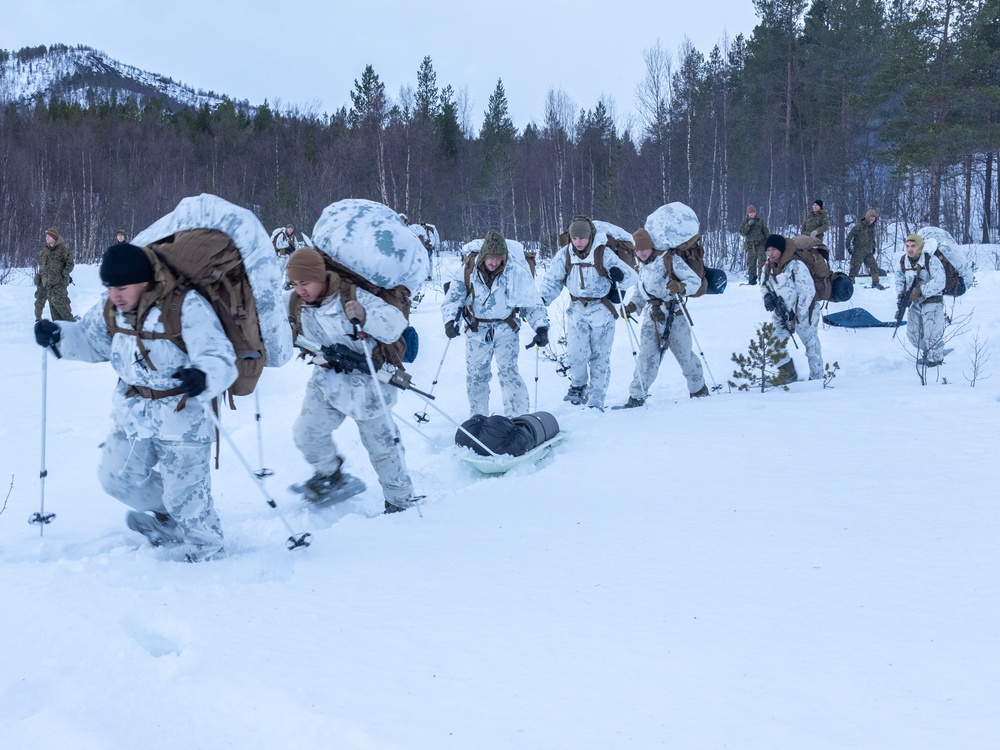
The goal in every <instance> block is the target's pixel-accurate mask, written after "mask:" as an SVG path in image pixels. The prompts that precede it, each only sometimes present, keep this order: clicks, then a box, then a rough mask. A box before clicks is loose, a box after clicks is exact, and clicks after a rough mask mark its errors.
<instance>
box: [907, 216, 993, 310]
mask: <svg viewBox="0 0 1000 750" xmlns="http://www.w3.org/2000/svg"><path fill="white" fill-rule="evenodd" d="M917 234H919V235H920V236H921V237H923V238H924V240H928V239H934V240H936V241H937V249H936V250H935V251H934V256H935V257H936V258H937V259H938V260H939V261H941V265H942V266H944V275H945V282H944V290H943V291H942V292H941V293H942V294H947V295H949V296H952V297H961V296H962V295H963V294H965V292H966V291H967V290H968V288H969V287H970V286H972V285H973V283H974V282H975V279H974V277H973V273H972V268H971V266H970V264H969V260H968V258H967V257H966V256H965V255H963V254H962V253H961V252H959V250H958V243H956V242H955V239H954V238H953V237H952V236H951V235H950V234H949V233H948V232H946V231H945V230H944V229H941V228H940V227H924V228H923V229H921V230H920V231H918V232H917ZM900 262H901V263H902V259H900Z"/></svg>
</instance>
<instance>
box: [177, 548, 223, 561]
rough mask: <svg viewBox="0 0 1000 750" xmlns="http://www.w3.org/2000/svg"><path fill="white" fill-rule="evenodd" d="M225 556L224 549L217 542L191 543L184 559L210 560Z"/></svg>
mask: <svg viewBox="0 0 1000 750" xmlns="http://www.w3.org/2000/svg"><path fill="white" fill-rule="evenodd" d="M225 556H226V552H225V550H224V549H223V548H222V546H221V545H218V544H196V545H192V547H191V550H190V552H188V553H187V554H186V555H184V561H185V562H189V563H197V562H212V561H214V560H221V559H222V558H224V557H225Z"/></svg>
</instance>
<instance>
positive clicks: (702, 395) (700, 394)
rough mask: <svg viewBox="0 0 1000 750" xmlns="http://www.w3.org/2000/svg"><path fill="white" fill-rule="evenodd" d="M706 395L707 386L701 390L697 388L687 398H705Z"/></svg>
mask: <svg viewBox="0 0 1000 750" xmlns="http://www.w3.org/2000/svg"><path fill="white" fill-rule="evenodd" d="M707 395H708V386H707V385H703V386H702V387H701V388H699V389H698V390H697V391H695V392H694V393H691V394H689V396H690V397H691V398H705V396H707Z"/></svg>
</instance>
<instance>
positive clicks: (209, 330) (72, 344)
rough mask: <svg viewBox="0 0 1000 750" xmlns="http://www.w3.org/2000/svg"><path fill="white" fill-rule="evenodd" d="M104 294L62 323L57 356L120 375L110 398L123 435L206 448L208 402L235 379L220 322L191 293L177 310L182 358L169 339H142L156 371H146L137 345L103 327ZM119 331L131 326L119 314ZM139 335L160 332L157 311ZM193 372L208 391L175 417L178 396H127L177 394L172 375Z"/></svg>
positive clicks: (209, 424)
mask: <svg viewBox="0 0 1000 750" xmlns="http://www.w3.org/2000/svg"><path fill="white" fill-rule="evenodd" d="M106 299H107V292H105V293H104V294H103V295H102V297H101V301H100V302H98V303H97V304H96V305H94V306H93V307H92V308H90V309H89V310H88V311H87V312H86V313H85V314H84V316H83V317H82V318H81V319H80V320H79V321H78V322H61V323H59V328H60V341H59V344H58V347H59V350H60V352H61V354H62V355H63V356H64V357H66V358H67V359H76V360H81V361H84V362H107V361H110V362H111V366H112V367H113V368H114V370H115V372H116V373H117V374H118V385H117V386H116V387H115V392H114V396H113V398H112V414H111V415H112V418H113V419H114V422H115V425H116V426H117V427H119V428H120V429H121V430H123V431H124V432H125V434H126V435H129V436H134V437H139V438H151V437H155V438H159V439H161V440H183V441H189V442H207V441H211V440H213V439H214V437H215V426H214V424H213V423H212V421H211V420H210V419H209V417H208V416H207V415H206V413H205V409H206V408H210V406H209V402H211V400H212V399H213V398H215V397H216V396H218V395H220V394H221V393H222V392H223V391H225V390H226V389H227V388H228V387H229V386H230V385H232V383H233V381H234V380H236V374H237V373H236V364H235V363H236V352H235V351H234V350H233V345H232V344H231V343H229V339H228V338H227V337H226V334H225V332H224V331H223V330H222V324H221V323H220V322H219V318H218V317H217V316H216V314H215V311H214V310H213V309H212V306H211V305H210V304H209V303H208V301H207V300H206V299H205V298H204V297H202V296H201V295H200V294H198V293H197V292H195V291H193V290H192V291H189V292H188V293H187V294H186V295H185V297H184V304H183V305H182V306H181V337H182V338H183V339H184V345H185V346H186V347H187V350H188V351H187V354H185V353H184V352H183V351H181V350H180V349H179V348H177V346H175V345H174V343H173V342H171V341H169V340H168V339H146V340H144V341H143V345H144V346H145V348H146V351H147V352H148V353H149V359H150V361H151V362H152V363H153V365H154V366H155V367H156V369H155V370H153V369H151V368H150V367H149V365H147V363H146V359H145V358H144V357H143V355H142V353H141V352H140V350H139V347H138V339H137V337H135V336H130V335H128V334H125V333H116V334H114V336H113V337H112V336H111V335H110V334H109V333H108V328H107V324H106V323H105V321H104V302H105V300H106ZM116 320H117V324H118V326H119V327H121V328H132V325H131V324H130V323H128V322H127V321H126V318H125V315H124V314H123V313H121V312H119V313H117V315H116ZM143 330H145V331H157V332H160V333H162V332H163V325H162V323H160V308H159V307H154V308H152V309H151V310H150V312H149V315H147V316H146V319H145V321H144V322H143ZM182 367H197V368H198V369H199V370H201V371H202V372H204V373H205V375H206V388H205V390H204V392H202V393H201V394H200V395H199V396H197V397H195V398H188V399H187V403H186V405H185V407H184V409H182V410H181V411H176V408H177V405H178V403H179V402H180V400H181V396H167V397H166V398H162V399H156V400H153V399H148V398H144V397H142V396H139V395H133V396H128V397H126V395H125V392H126V391H127V390H128V387H129V386H130V385H137V386H144V387H146V388H151V389H153V390H158V391H166V390H170V389H171V388H176V387H177V386H178V385H179V384H180V381H178V380H175V379H174V378H173V373H174V371H175V370H177V369H179V368H182Z"/></svg>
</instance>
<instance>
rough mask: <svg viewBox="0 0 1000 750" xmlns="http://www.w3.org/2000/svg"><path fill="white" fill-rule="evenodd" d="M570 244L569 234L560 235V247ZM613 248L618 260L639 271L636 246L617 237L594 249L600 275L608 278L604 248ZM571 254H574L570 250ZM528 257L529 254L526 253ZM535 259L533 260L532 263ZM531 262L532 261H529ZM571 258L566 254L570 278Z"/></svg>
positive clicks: (595, 265) (596, 267) (595, 262)
mask: <svg viewBox="0 0 1000 750" xmlns="http://www.w3.org/2000/svg"><path fill="white" fill-rule="evenodd" d="M569 244H570V237H569V232H563V233H562V234H560V235H559V247H564V246H566V245H569ZM606 247H609V248H611V250H612V252H614V254H615V255H617V256H618V260H620V261H621V262H622V263H624V264H625V265H627V266H628V267H629V268H631V269H633V270H638V269H639V264H638V263H637V262H636V260H635V245H634V244H632V243H631V242H628V241H627V240H620V239H618V238H616V237H611V236H609V237H608V241H607V242H606V243H604V244H603V245H598V246H597V247H596V248H594V268H595V270H596V271H597V273H598V274H600V275H601V276H604V277H605V278H607V276H608V271H607V269H606V268H605V267H604V248H606ZM569 252H573V249H572V248H570V250H569ZM525 256H527V253H525ZM533 260H534V258H532V261H533ZM529 262H530V261H529ZM571 265H572V264H571V263H570V256H569V253H567V254H566V276H567V277H568V276H569V272H570V266H571ZM532 275H534V265H532Z"/></svg>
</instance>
